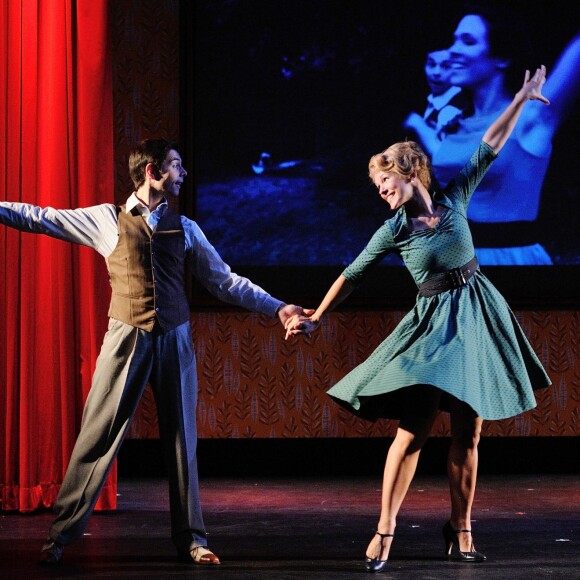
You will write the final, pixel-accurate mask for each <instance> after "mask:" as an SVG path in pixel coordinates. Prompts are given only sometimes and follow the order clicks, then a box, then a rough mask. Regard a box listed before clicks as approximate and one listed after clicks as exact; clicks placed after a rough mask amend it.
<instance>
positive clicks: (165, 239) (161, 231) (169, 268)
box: [107, 205, 189, 332]
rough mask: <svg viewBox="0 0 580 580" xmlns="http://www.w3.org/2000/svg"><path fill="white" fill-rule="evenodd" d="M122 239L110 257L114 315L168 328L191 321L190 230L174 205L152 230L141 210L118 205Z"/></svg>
mask: <svg viewBox="0 0 580 580" xmlns="http://www.w3.org/2000/svg"><path fill="white" fill-rule="evenodd" d="M117 224H118V225H117V227H118V232H119V240H118V242H117V246H116V248H115V249H114V250H113V252H112V253H111V255H110V256H109V257H108V260H107V263H108V268H109V280H110V282H111V288H112V289H113V293H112V296H111V305H110V307H109V317H110V318H115V319H116V320H120V321H121V322H124V323H125V324H130V325H131V326H136V327H137V328H142V329H144V330H147V331H151V330H153V327H154V326H155V322H156V321H157V322H158V323H159V325H160V326H161V329H162V331H163V332H166V331H168V330H171V329H172V328H175V327H177V326H179V325H180V324H183V323H184V322H187V321H188V320H189V303H188V301H187V296H186V294H185V233H184V231H183V227H182V225H181V218H180V216H179V215H178V214H176V213H175V212H173V211H171V210H170V209H169V208H168V209H167V210H166V211H165V213H164V214H163V216H162V217H161V219H160V220H159V223H158V224H157V227H156V228H155V229H154V230H153V232H151V231H150V230H149V227H148V226H147V224H146V223H145V220H144V219H143V217H142V216H141V215H140V214H139V212H138V211H137V209H136V208H135V209H133V210H132V211H130V212H129V213H127V212H126V208H125V205H122V206H120V207H118V208H117Z"/></svg>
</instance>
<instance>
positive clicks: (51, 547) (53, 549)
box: [38, 538, 64, 566]
mask: <svg viewBox="0 0 580 580" xmlns="http://www.w3.org/2000/svg"><path fill="white" fill-rule="evenodd" d="M63 552H64V546H63V545H62V544H59V543H58V542H55V541H53V540H51V539H50V538H48V540H46V544H44V546H42V549H41V550H40V559H39V560H38V563H39V564H42V565H43V566H54V565H55V564H60V563H61V562H62V553H63Z"/></svg>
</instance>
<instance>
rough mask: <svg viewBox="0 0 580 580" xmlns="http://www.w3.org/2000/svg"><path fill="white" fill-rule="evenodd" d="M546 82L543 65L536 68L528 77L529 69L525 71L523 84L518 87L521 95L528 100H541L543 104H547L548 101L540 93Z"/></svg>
mask: <svg viewBox="0 0 580 580" xmlns="http://www.w3.org/2000/svg"><path fill="white" fill-rule="evenodd" d="M545 82H546V67H545V66H544V65H542V66H540V68H537V69H536V72H535V73H534V76H532V77H531V78H530V71H529V70H527V71H526V75H525V78H524V85H523V86H522V88H521V89H520V91H521V92H522V94H523V96H524V97H525V98H526V99H527V100H529V101H542V103H544V104H545V105H549V104H550V101H549V100H548V99H547V98H546V97H544V95H542V87H543V86H544V83H545Z"/></svg>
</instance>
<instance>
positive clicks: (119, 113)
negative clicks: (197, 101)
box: [109, 0, 179, 203]
mask: <svg viewBox="0 0 580 580" xmlns="http://www.w3.org/2000/svg"><path fill="white" fill-rule="evenodd" d="M109 15H110V18H109V20H110V26H109V31H110V39H111V47H112V59H113V62H112V67H113V101H114V147H115V201H116V202H117V203H119V202H123V201H125V199H126V197H127V195H128V194H130V193H131V191H133V186H132V183H131V180H130V178H129V173H128V170H127V159H128V156H129V150H130V148H131V147H132V145H133V144H134V143H136V142H138V141H140V140H141V139H147V138H153V137H160V138H163V139H168V140H173V139H175V140H179V0H110V2H109Z"/></svg>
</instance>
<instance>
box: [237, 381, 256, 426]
mask: <svg viewBox="0 0 580 580" xmlns="http://www.w3.org/2000/svg"><path fill="white" fill-rule="evenodd" d="M253 393H254V391H253V389H251V387H250V385H248V384H247V383H244V384H243V386H241V387H240V388H239V389H238V391H237V393H236V396H235V401H236V405H235V408H234V414H235V416H236V419H239V420H240V422H242V423H248V422H249V421H250V415H251V412H252V395H253Z"/></svg>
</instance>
